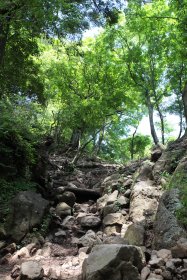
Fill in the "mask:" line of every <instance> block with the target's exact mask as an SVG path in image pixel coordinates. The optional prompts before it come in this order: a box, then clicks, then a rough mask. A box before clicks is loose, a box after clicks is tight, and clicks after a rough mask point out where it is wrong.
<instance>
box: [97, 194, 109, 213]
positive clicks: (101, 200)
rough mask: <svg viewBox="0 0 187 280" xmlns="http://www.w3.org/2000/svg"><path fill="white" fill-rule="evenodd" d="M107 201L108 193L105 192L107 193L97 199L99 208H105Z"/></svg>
mask: <svg viewBox="0 0 187 280" xmlns="http://www.w3.org/2000/svg"><path fill="white" fill-rule="evenodd" d="M107 201H108V195H107V194H105V195H103V196H102V197H100V198H99V199H98V200H97V209H98V210H101V209H103V208H104V207H105V206H106V204H107Z"/></svg>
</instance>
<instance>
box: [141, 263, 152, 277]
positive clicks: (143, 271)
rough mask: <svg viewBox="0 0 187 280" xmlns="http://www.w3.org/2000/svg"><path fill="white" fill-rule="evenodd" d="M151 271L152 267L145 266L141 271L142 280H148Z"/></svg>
mask: <svg viewBox="0 0 187 280" xmlns="http://www.w3.org/2000/svg"><path fill="white" fill-rule="evenodd" d="M150 273H151V271H150V269H149V268H148V267H147V266H145V267H144V268H143V269H142V271H141V280H146V279H147V277H148V276H149V274H150Z"/></svg>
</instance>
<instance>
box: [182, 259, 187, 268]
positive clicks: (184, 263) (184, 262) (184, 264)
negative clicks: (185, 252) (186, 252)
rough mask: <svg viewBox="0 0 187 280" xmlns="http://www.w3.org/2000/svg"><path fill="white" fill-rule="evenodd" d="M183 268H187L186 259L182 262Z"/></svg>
mask: <svg viewBox="0 0 187 280" xmlns="http://www.w3.org/2000/svg"><path fill="white" fill-rule="evenodd" d="M183 266H184V268H187V259H184V260H183Z"/></svg>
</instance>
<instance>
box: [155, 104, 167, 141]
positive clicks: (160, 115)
mask: <svg viewBox="0 0 187 280" xmlns="http://www.w3.org/2000/svg"><path fill="white" fill-rule="evenodd" d="M156 107H157V111H158V115H159V118H160V125H161V137H162V144H163V145H164V144H165V128H164V116H163V114H162V112H161V109H160V107H159V105H158V104H156Z"/></svg>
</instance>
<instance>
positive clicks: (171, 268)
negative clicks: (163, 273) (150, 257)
mask: <svg viewBox="0 0 187 280" xmlns="http://www.w3.org/2000/svg"><path fill="white" fill-rule="evenodd" d="M166 269H167V270H168V271H170V272H175V271H176V267H175V265H174V263H173V262H172V260H169V261H167V262H166Z"/></svg>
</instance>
